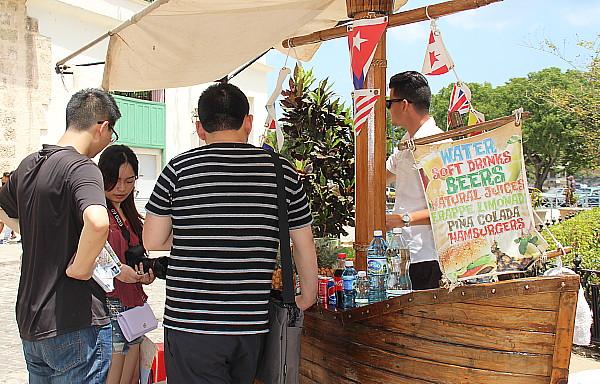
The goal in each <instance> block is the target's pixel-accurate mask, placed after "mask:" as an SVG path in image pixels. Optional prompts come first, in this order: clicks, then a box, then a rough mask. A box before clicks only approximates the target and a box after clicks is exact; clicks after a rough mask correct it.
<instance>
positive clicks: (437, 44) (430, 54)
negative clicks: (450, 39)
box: [421, 20, 454, 75]
mask: <svg viewBox="0 0 600 384" xmlns="http://www.w3.org/2000/svg"><path fill="white" fill-rule="evenodd" d="M452 68H454V62H453V61H452V58H451V57H450V54H449V53H448V50H447V49H446V46H445V45H444V42H443V41H442V34H441V32H440V31H439V30H438V29H437V27H436V25H435V20H431V31H430V32H429V44H428V45H427V51H425V59H424V60H423V69H422V70H421V72H422V73H423V74H425V75H443V74H444V73H448V71H450V70H451V69H452Z"/></svg>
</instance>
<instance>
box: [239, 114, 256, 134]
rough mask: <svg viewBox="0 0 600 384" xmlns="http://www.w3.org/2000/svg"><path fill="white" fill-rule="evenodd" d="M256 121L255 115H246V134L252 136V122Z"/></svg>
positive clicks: (244, 126) (243, 124)
mask: <svg viewBox="0 0 600 384" xmlns="http://www.w3.org/2000/svg"><path fill="white" fill-rule="evenodd" d="M253 121H254V116H252V115H247V116H246V117H244V122H243V123H242V127H243V128H244V129H245V130H246V134H247V135H248V136H250V132H252V122H253Z"/></svg>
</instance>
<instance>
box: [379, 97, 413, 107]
mask: <svg viewBox="0 0 600 384" xmlns="http://www.w3.org/2000/svg"><path fill="white" fill-rule="evenodd" d="M404 100H406V102H407V103H412V101H410V100H408V99H388V100H386V101H385V107H386V108H387V109H390V108H392V103H399V102H400V101H404Z"/></svg>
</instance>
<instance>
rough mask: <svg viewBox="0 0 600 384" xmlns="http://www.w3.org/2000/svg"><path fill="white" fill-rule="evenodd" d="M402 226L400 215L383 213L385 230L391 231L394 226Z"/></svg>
mask: <svg viewBox="0 0 600 384" xmlns="http://www.w3.org/2000/svg"><path fill="white" fill-rule="evenodd" d="M402 227H404V222H403V221H402V215H397V214H394V215H385V230H386V232H387V231H391V230H392V229H394V228H402Z"/></svg>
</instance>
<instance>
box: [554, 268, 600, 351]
mask: <svg viewBox="0 0 600 384" xmlns="http://www.w3.org/2000/svg"><path fill="white" fill-rule="evenodd" d="M575 274H576V273H575V272H573V270H571V269H569V268H565V267H555V268H551V269H549V270H547V271H546V272H545V273H544V276H559V275H575ZM592 323H593V315H592V310H591V309H590V306H589V305H588V302H587V300H586V299H585V295H584V293H583V288H581V285H580V286H579V294H578V296H577V310H576V312H575V329H574V332H573V344H576V345H589V344H590V341H591V339H592V331H591V328H592Z"/></svg>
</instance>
